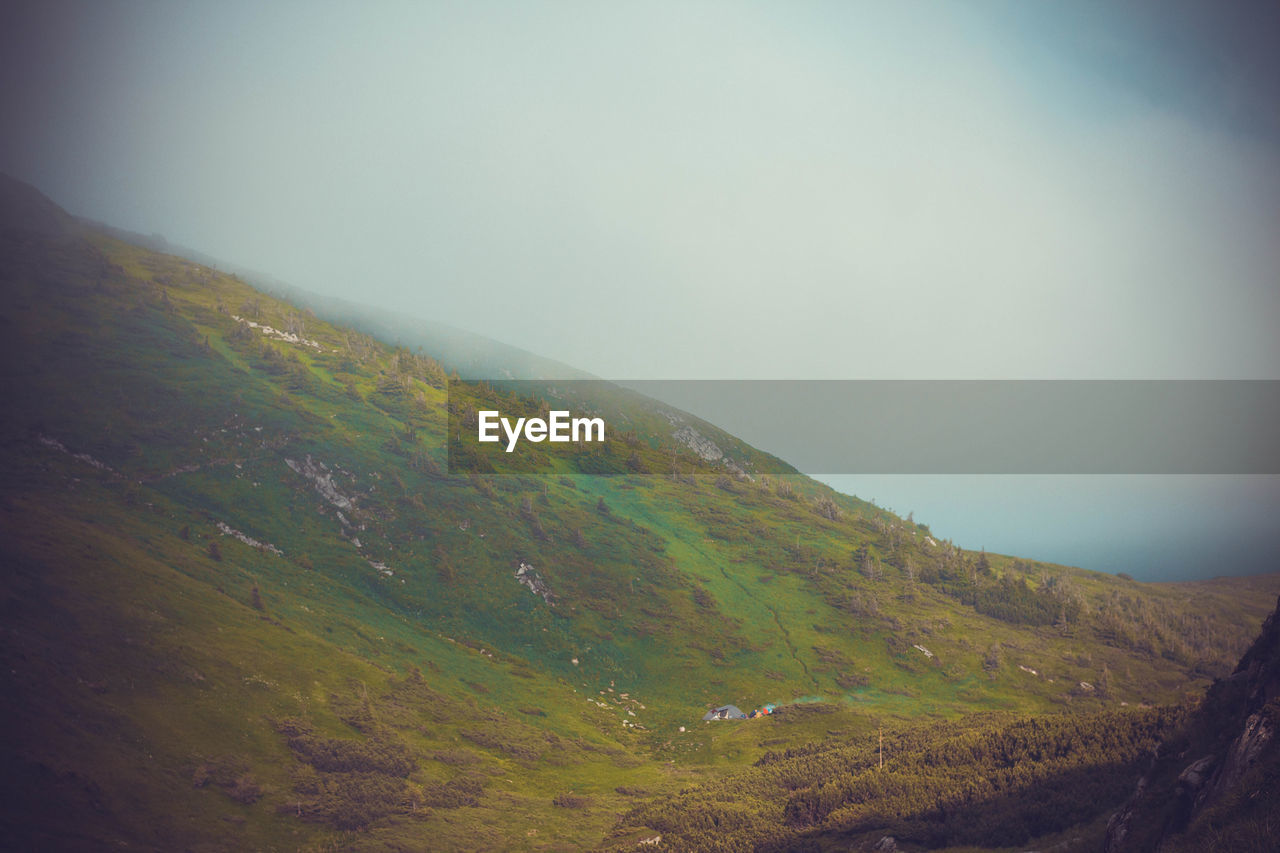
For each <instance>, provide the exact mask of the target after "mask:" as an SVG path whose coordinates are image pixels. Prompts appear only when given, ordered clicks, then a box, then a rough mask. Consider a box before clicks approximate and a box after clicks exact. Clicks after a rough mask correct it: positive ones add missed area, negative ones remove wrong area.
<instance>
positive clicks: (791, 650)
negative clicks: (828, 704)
mask: <svg viewBox="0 0 1280 853" xmlns="http://www.w3.org/2000/svg"><path fill="white" fill-rule="evenodd" d="M638 503H639V502H637V503H634V504H632V505H631V507H630V509H631V510H632V511H633V512H634V511H635V510H637V509H638V510H639V512H638V514H639V515H641V516H642V517H643V519H644V521H645V522H647V523H648V524H649V525H650V529H651V530H662V531H664V532H666V533H667V534H668V535H671V534H672V533H673V531H672V529H671V528H670V527H668V526H667V525H665V524H661V523H660V519H656V518H654V517H653V516H652V515H650V514H649V513H648V512H646V511H645V510H644V508H643V506H637V504H638ZM635 520H638V519H635ZM682 532H687V531H682ZM673 538H674V536H673ZM679 541H680V544H681V545H683V546H684V547H685V548H688V549H689V550H690V551H694V552H696V553H697V554H699V555H701V556H702V558H703V559H705V560H706V561H708V562H709V563H710V564H711V565H713V566H715V567H716V568H717V569H718V570H719V571H720V574H721V575H723V576H724V579H725V580H727V581H728V582H729V583H731V584H733V585H734V586H736V587H737V588H738V589H740V590H742V594H743V595H744V596H746V597H747V598H749V599H751V600H752V601H753V602H755V603H756V604H758V605H760V606H761V607H763V608H764V609H765V610H767V611H769V615H770V616H771V617H773V624H775V625H777V626H778V632H779V633H780V634H781V635H782V642H783V643H784V644H785V645H786V647H787V653H788V654H790V655H791V659H792V660H794V661H795V662H796V664H798V665H799V667H800V669H801V670H803V671H804V676H805V678H807V679H808V680H809V683H810V684H812V685H813V688H814V690H815V691H819V690H820V689H821V688H820V687H819V685H818V680H817V679H816V678H814V677H813V673H811V672H810V671H809V667H808V666H807V665H806V664H805V662H804V661H803V660H802V659H801V658H800V650H799V649H797V648H796V646H795V644H794V643H792V642H791V632H789V631H788V630H787V628H786V626H785V625H783V624H782V619H781V618H780V617H779V616H778V611H777V610H774V609H773V608H772V607H770V606H769V605H768V604H767V603H766V602H765V601H763V600H762V599H760V598H757V597H756V596H755V595H753V594H752V592H751V590H750V589H748V588H747V586H746V584H744V583H743V582H742V581H740V580H738V579H737V578H736V577H734V576H733V575H731V574H729V573H728V572H727V571H725V568H724V564H723V560H721V559H719V558H718V557H717V555H715V554H709V553H707V551H705V550H703V548H702V546H701V545H700V544H699V543H698V542H697V541H694V540H693V539H692V537H691V538H690V539H685V538H683V537H680V540H679Z"/></svg>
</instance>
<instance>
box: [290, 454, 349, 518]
mask: <svg viewBox="0 0 1280 853" xmlns="http://www.w3.org/2000/svg"><path fill="white" fill-rule="evenodd" d="M284 464H286V465H288V466H289V467H290V468H291V469H293V471H294V472H296V473H298V474H301V475H302V476H304V477H306V478H307V479H308V480H310V481H311V484H312V485H313V486H315V487H316V491H317V492H319V493H320V495H321V497H323V498H324V499H325V500H327V501H328V502H329V503H331V504H333V505H334V506H336V507H337V508H338V509H340V510H342V509H345V510H347V511H348V512H350V511H351V510H352V509H353V508H354V504H353V502H352V500H351V498H349V497H347V496H346V495H344V494H342V492H340V491H338V487H337V486H335V485H334V484H333V475H332V474H331V473H329V469H328V466H326V465H325V464H324V463H323V462H316V461H314V460H312V458H311V455H310V454H307V458H306V459H305V460H303V461H302V462H296V461H294V460H293V459H286V460H284ZM343 520H344V521H345V517H344V518H343Z"/></svg>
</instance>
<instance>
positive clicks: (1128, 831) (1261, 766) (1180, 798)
mask: <svg viewBox="0 0 1280 853" xmlns="http://www.w3.org/2000/svg"><path fill="white" fill-rule="evenodd" d="M1277 728H1280V600H1278V601H1277V607H1276V610H1275V612H1273V613H1272V614H1271V615H1270V616H1269V617H1267V620H1266V622H1264V623H1263V626H1262V634H1261V635H1260V636H1259V637H1258V639H1257V640H1255V641H1254V643H1253V645H1252V646H1251V647H1250V649H1249V651H1247V652H1246V653H1245V655H1244V657H1243V658H1241V659H1240V663H1239V665H1238V666H1237V667H1236V669H1235V672H1234V673H1232V675H1231V677H1229V678H1227V679H1224V680H1221V681H1219V682H1217V683H1215V684H1214V685H1213V686H1212V687H1211V688H1209V691H1208V693H1207V694H1206V696H1205V698H1204V701H1203V703H1202V704H1201V706H1200V708H1199V710H1198V711H1197V712H1196V714H1195V715H1194V716H1193V717H1192V719H1191V721H1190V723H1189V724H1188V726H1187V728H1186V730H1185V731H1184V732H1181V733H1180V734H1179V735H1178V736H1176V737H1174V738H1171V739H1170V740H1168V741H1166V742H1165V743H1164V744H1162V745H1161V747H1160V749H1159V750H1158V751H1157V754H1156V756H1155V758H1154V759H1153V761H1152V766H1151V770H1150V771H1148V773H1147V774H1146V775H1145V776H1144V777H1143V778H1142V780H1141V781H1140V782H1139V783H1138V787H1137V790H1136V791H1135V792H1134V794H1133V796H1132V797H1131V798H1130V799H1129V801H1128V802H1127V803H1125V805H1124V807H1123V808H1121V810H1120V811H1119V812H1117V813H1116V814H1115V815H1113V816H1112V818H1111V821H1110V822H1109V823H1108V825H1107V844H1106V850H1107V851H1108V853H1130V852H1131V851H1158V850H1164V849H1168V848H1169V847H1171V846H1179V845H1180V844H1181V843H1182V842H1181V840H1180V838H1179V837H1180V836H1181V835H1182V834H1183V833H1187V832H1190V831H1194V830H1195V829H1196V826H1197V821H1198V820H1199V819H1200V818H1202V817H1204V816H1205V815H1207V814H1208V813H1210V812H1213V813H1214V814H1213V818H1214V823H1215V825H1217V826H1224V825H1230V824H1231V822H1232V821H1233V820H1234V819H1235V818H1236V817H1237V816H1238V815H1236V814H1234V812H1240V811H1242V810H1243V809H1245V808H1248V807H1249V804H1252V803H1256V802H1259V801H1261V802H1264V803H1265V802H1268V801H1273V800H1274V798H1275V795H1276V792H1275V791H1273V790H1270V788H1269V783H1268V780H1273V779H1274V778H1275V777H1276V769H1277V767H1280V750H1278V749H1277V748H1276V746H1277V739H1276V731H1277ZM1241 804H1244V805H1241Z"/></svg>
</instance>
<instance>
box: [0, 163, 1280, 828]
mask: <svg viewBox="0 0 1280 853" xmlns="http://www.w3.org/2000/svg"><path fill="white" fill-rule="evenodd" d="M0 192H2V193H3V196H4V197H3V198H2V199H0V210H2V211H3V219H2V220H0V222H2V223H3V227H0V293H2V294H3V296H2V298H0V324H2V325H0V329H2V330H3V336H2V337H3V344H2V346H3V348H4V395H5V403H6V405H5V406H4V407H3V411H2V412H0V448H3V454H4V466H5V471H6V477H5V478H4V481H3V483H2V484H0V519H3V523H2V524H0V536H2V537H3V546H2V550H0V553H3V555H4V564H5V567H6V569H5V572H4V575H3V587H2V588H0V606H2V607H3V614H4V618H3V619H2V620H0V632H2V634H0V636H2V637H3V642H0V655H2V658H0V697H2V698H0V707H3V711H4V716H5V719H6V721H7V724H6V725H5V726H4V727H3V738H2V739H0V761H3V765H4V767H5V769H6V772H5V773H4V774H3V778H4V779H5V783H4V784H5V791H4V796H3V798H0V803H2V805H0V843H3V845H4V846H6V847H8V848H11V849H96V848H101V847H104V846H128V847H133V848H141V849H163V850H171V849H186V848H200V849H275V848H289V849H294V848H319V847H326V846H327V847H337V848H341V849H349V848H364V849H377V848H396V849H422V848H430V849H458V850H476V849H511V848H525V849H544V848H553V849H554V848H557V847H558V848H566V847H568V848H582V847H590V846H593V845H596V844H600V843H608V844H611V845H615V846H616V845H619V844H623V845H625V844H627V843H630V840H631V839H632V837H633V835H634V838H635V839H638V840H643V839H644V838H646V837H649V836H647V835H645V833H648V832H650V830H651V829H652V827H650V826H648V825H647V824H645V823H643V822H639V823H637V818H636V816H637V815H640V814H641V813H642V812H641V811H636V810H637V809H641V810H642V809H644V808H646V807H650V806H651V807H653V808H658V807H659V805H660V804H661V803H662V802H664V799H663V798H664V797H667V796H668V795H671V794H674V793H675V792H677V791H679V790H681V789H682V788H685V787H687V786H689V785H695V784H703V783H714V782H715V781H716V780H720V779H724V778H729V776H728V774H731V773H733V772H738V771H741V770H743V769H744V768H747V767H749V766H750V765H751V764H752V763H753V762H755V761H758V760H762V759H764V758H765V756H766V755H768V754H771V753H772V754H775V755H776V754H780V753H785V752H786V751H787V750H789V749H790V750H801V751H803V750H806V749H810V750H812V749H819V748H821V747H822V746H823V745H824V744H828V745H829V744H830V743H831V742H832V739H837V740H838V739H840V738H844V737H846V736H853V735H857V734H859V733H861V734H865V733H866V732H868V731H869V730H870V728H871V727H873V726H877V727H878V726H879V725H880V724H883V725H885V726H886V727H889V728H890V729H891V731H892V732H901V733H902V736H903V737H910V738H917V739H918V740H919V743H921V744H923V743H924V742H925V741H927V740H928V739H929V738H932V737H934V736H935V735H938V736H941V735H939V733H945V732H946V731H951V730H950V729H947V728H946V727H947V726H967V725H968V723H962V722H960V721H963V720H972V719H973V717H972V715H974V714H978V715H985V717H986V718H987V719H988V720H989V721H996V720H999V721H1003V722H1009V721H1010V720H1015V719H1016V720H1023V719H1026V718H1027V717H1028V716H1034V717H1036V718H1041V717H1045V716H1046V715H1058V716H1061V715H1063V714H1066V715H1068V716H1067V717H1064V718H1063V720H1058V719H1057V717H1056V716H1055V717H1054V720H1055V722H1054V723H1052V725H1054V726H1061V727H1068V728H1069V727H1070V726H1071V725H1073V723H1071V722H1070V720H1071V719H1074V718H1075V717H1077V716H1082V715H1083V716H1089V715H1094V716H1096V715H1098V714H1103V715H1106V714H1111V715H1119V716H1117V717H1116V718H1115V719H1116V720H1117V721H1118V722H1115V723H1114V724H1112V723H1107V724H1106V725H1103V726H1101V728H1099V729H1098V730H1099V731H1102V732H1104V734H1103V735H1100V737H1101V738H1102V740H1101V741H1099V743H1112V744H1113V745H1114V744H1119V743H1121V742H1123V743H1125V744H1128V746H1126V747H1125V749H1129V750H1132V749H1134V748H1137V747H1134V746H1133V745H1134V744H1142V743H1145V742H1146V741H1147V739H1150V738H1153V737H1155V733H1158V731H1163V729H1162V727H1163V726H1164V725H1165V723H1164V722H1161V721H1162V720H1165V719H1166V717H1168V716H1169V715H1168V714H1166V713H1165V712H1163V711H1155V710H1152V709H1143V708H1140V706H1142V705H1164V704H1168V703H1176V702H1178V701H1180V700H1182V699H1183V698H1184V697H1185V696H1187V695H1188V694H1194V693H1195V692H1196V691H1198V690H1200V689H1202V688H1203V687H1204V686H1206V685H1208V684H1209V683H1210V682H1211V681H1212V679H1213V678H1214V677H1216V676H1222V675H1226V674H1228V672H1229V670H1230V668H1231V666H1232V664H1233V663H1234V662H1235V661H1236V660H1237V659H1238V658H1239V655H1240V654H1241V652H1242V651H1243V650H1244V649H1245V647H1246V646H1247V644H1248V643H1249V641H1250V639H1251V638H1252V636H1253V635H1254V633H1255V632H1256V626H1257V625H1258V624H1259V623H1260V622H1261V620H1262V618H1263V617H1264V616H1265V604H1264V603H1263V602H1265V601H1268V600H1269V599H1270V597H1271V596H1273V595H1275V594H1276V592H1277V591H1280V579H1278V578H1277V577H1276V576H1264V577H1255V578H1247V579H1224V580H1219V581H1209V582H1201V583H1196V584H1141V583H1136V582H1134V581H1131V580H1128V579H1123V578H1117V577H1112V576H1107V575H1101V574H1097V573H1092V572H1086V571H1082V570H1079V569H1073V568H1069V567H1064V566H1056V565H1051V564H1046V563H1041V562H1036V561H1033V560H1028V559H1019V558H1014V557H1009V556H1004V555H996V554H985V553H974V552H967V551H964V550H962V549H959V548H956V547H954V546H953V545H952V544H951V543H949V542H946V541H945V540H939V539H936V538H935V537H934V536H933V535H932V533H931V532H930V530H929V529H928V527H927V526H925V525H922V524H917V523H915V522H913V521H908V520H905V519H902V518H899V517H897V516H895V515H893V514H891V513H888V512H886V511H884V510H882V509H879V508H877V507H875V506H872V505H870V504H868V503H865V502H862V501H859V500H857V499H855V498H852V497H849V496H846V495H841V494H837V493H835V492H833V491H832V490H830V489H828V488H827V487H825V486H823V485H822V484H819V483H817V482H814V481H812V480H809V479H808V478H805V477H803V476H802V475H799V474H796V473H792V472H790V470H789V469H788V468H787V466H785V463H782V462H780V461H778V460H773V459H772V457H770V456H769V455H768V454H767V453H766V452H764V451H762V450H759V449H756V448H750V447H748V446H746V445H745V444H743V443H741V442H738V440H737V439H734V438H733V437H732V436H728V435H727V434H723V433H722V431H721V432H715V428H714V426H713V425H709V424H701V422H697V423H699V424H700V426H699V430H703V429H705V430H706V431H707V435H714V436H715V441H716V442H718V443H723V446H724V447H725V448H726V449H727V451H729V452H726V454H724V455H723V456H722V457H714V455H712V454H704V455H700V454H699V453H697V452H695V451H694V450H693V449H691V448H690V447H689V445H688V444H687V443H686V442H684V441H682V440H681V438H680V437H679V436H678V435H677V433H679V432H680V427H681V426H687V425H689V424H691V423H694V422H695V421H693V420H686V421H680V420H679V419H680V418H686V417H688V418H691V416H686V415H684V414H683V413H677V412H673V411H670V410H669V408H668V407H663V405H662V404H660V403H657V402H655V401H652V400H647V399H645V398H642V397H639V396H638V395H630V393H629V392H626V391H624V390H622V389H618V390H616V391H609V392H608V394H607V395H606V396H607V397H608V398H609V399H608V400H607V404H608V405H610V406H613V407H614V409H613V411H616V412H623V413H624V414H625V413H627V412H630V413H632V416H633V418H634V420H635V422H636V424H637V425H638V428H636V429H632V430H626V431H623V432H622V433H620V434H614V433H611V434H610V436H609V438H608V441H607V442H605V443H604V444H603V445H601V446H600V447H598V448H596V449H594V450H593V451H592V452H591V454H588V455H584V456H582V457H581V458H557V459H551V460H549V461H547V462H546V464H545V466H544V467H542V468H538V469H536V470H534V469H531V470H529V471H528V472H526V473H522V474H507V475H485V474H479V473H471V474H463V473H459V472H458V471H456V470H452V469H451V468H450V467H449V465H448V461H449V460H448V456H447V453H446V435H447V430H448V424H449V411H448V409H449V399H450V390H449V385H450V381H449V380H450V373H451V370H450V365H448V364H446V363H444V362H442V361H441V360H439V359H437V358H436V357H435V354H433V353H431V352H429V351H428V350H427V348H426V346H425V345H423V346H422V349H421V350H419V349H418V347H417V344H414V343H413V342H412V341H406V340H405V339H404V338H402V339H401V341H400V344H399V345H397V344H396V342H395V341H394V340H393V341H391V342H387V341H383V340H379V339H378V338H376V337H374V336H371V335H370V334H368V333H367V332H363V331H360V330H358V329H355V328H351V327H350V326H346V325H343V324H342V323H339V322H337V321H336V319H337V318H336V316H335V317H333V318H332V319H329V320H325V319H321V318H320V317H319V316H318V314H315V313H312V312H310V311H308V310H307V309H306V308H304V307H302V306H299V305H295V304H293V303H291V302H288V301H285V300H282V299H279V298H275V297H272V296H269V295H267V294H265V293H263V292H261V291H260V290H257V289H255V288H253V287H251V286H250V285H249V284H248V283H246V282H245V281H244V280H243V279H242V278H241V277H239V276H237V275H231V274H226V273H221V272H218V271H217V270H214V269H211V268H209V267H207V266H203V265H201V264H199V263H195V262H193V261H190V260H188V259H185V258H183V257H180V256H176V255H171V254H165V253H163V252H158V251H155V250H153V249H147V248H144V247H141V246H138V245H134V244H132V243H129V242H127V241H122V240H120V239H118V238H117V237H114V236H112V235H111V234H108V233H106V232H104V231H103V230H101V229H98V228H95V227H92V226H90V225H87V224H85V223H83V222H79V221H77V220H75V219H74V218H72V217H70V216H69V215H68V214H66V213H65V212H63V211H61V210H59V209H58V208H57V207H56V205H53V204H52V202H49V201H48V200H47V199H45V198H44V197H43V196H41V195H40V194H39V193H38V192H36V191H35V190H33V189H32V188H30V187H26V186H24V185H22V184H20V183H18V182H16V181H13V180H11V179H6V180H5V181H4V182H3V183H0ZM406 344H411V345H413V347H414V348H413V349H410V346H409V345H406ZM500 360H501V359H499V361H500ZM493 378H494V379H502V378H504V377H493ZM459 389H461V390H459ZM552 390H553V389H552V388H551V387H548V389H547V392H548V394H550V393H551V391H552ZM454 393H455V394H457V393H462V394H464V396H465V395H471V396H470V397H469V398H468V399H484V398H495V399H496V398H502V399H510V398H509V396H507V397H504V396H503V395H509V394H510V389H509V388H504V387H503V385H502V383H501V382H498V383H492V384H491V383H463V384H462V385H461V386H458V385H455V387H454ZM495 395H496V396H495ZM667 415H671V416H672V417H674V418H676V419H677V420H676V421H672V420H671V419H670V418H668V417H667ZM735 454H736V455H735ZM708 456H711V457H712V458H707V457H708ZM726 457H727V458H726ZM590 471H609V472H611V473H612V474H613V475H612V476H597V475H594V474H592V473H588V472H590ZM1224 570H1229V567H1224ZM729 703H733V704H736V705H738V706H739V707H741V708H743V709H746V710H751V709H755V708H761V707H764V706H765V705H766V703H771V704H773V705H776V706H779V709H780V711H779V713H777V714H773V715H769V716H765V717H762V718H759V719H753V720H748V721H744V722H742V723H703V722H702V721H701V717H702V715H703V713H704V712H705V711H706V709H707V708H709V707H713V706H719V705H724V704H729ZM1131 712H1132V713H1133V714H1135V715H1136V716H1133V717H1129V716H1125V715H1126V714H1129V713H1131ZM1169 713H1170V714H1171V713H1172V712H1169ZM1143 715H1147V716H1143ZM1150 715H1155V716H1154V717H1152V716H1150ZM1161 715H1164V716H1161ZM1083 716H1082V718H1083ZM1089 718H1090V719H1092V718H1093V717H1092V716H1089ZM1099 719H1101V718H1099ZM1106 719H1111V717H1107V718H1106ZM1009 724H1010V725H1012V724H1013V723H1012V722H1010V723H1009ZM937 726H941V727H942V728H935V727H937ZM895 736H896V735H895ZM983 736H984V737H985V736H986V735H983ZM1108 738H1109V739H1110V740H1108ZM1117 748H1118V747H1117ZM1124 754H1125V755H1129V753H1128V752H1125V753H1124ZM771 760H772V759H771ZM1085 766H1086V765H1084V764H1080V763H1077V764H1076V765H1072V767H1071V768H1052V769H1053V772H1057V770H1060V769H1067V770H1071V772H1083V770H1082V768H1084V767H1085ZM1126 766H1127V765H1126ZM1108 778H1112V777H1108ZM1116 778H1119V777H1116ZM1108 785H1109V787H1107V788H1106V790H1107V791H1111V790H1113V788H1114V787H1115V786H1114V785H1111V784H1110V783H1108ZM797 808H798V807H797ZM797 814H799V812H797ZM627 816H630V817H627ZM620 820H621V822H620ZM814 826H817V824H814ZM628 833H632V835H628ZM966 837H967V836H966Z"/></svg>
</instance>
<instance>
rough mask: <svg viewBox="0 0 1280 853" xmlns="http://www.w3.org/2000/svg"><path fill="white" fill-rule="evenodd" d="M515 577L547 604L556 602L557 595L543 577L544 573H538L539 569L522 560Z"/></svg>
mask: <svg viewBox="0 0 1280 853" xmlns="http://www.w3.org/2000/svg"><path fill="white" fill-rule="evenodd" d="M515 578H516V580H517V581H519V582H520V584H521V585H522V586H525V587H528V589H529V592H532V593H533V594H534V595H537V596H541V597H542V600H543V601H545V602H546V603H547V604H553V603H554V602H555V600H556V596H555V593H553V592H552V591H551V587H549V586H547V582H546V581H545V580H543V579H542V575H540V574H538V571H537V570H536V569H535V568H534V567H533V566H531V565H529V564H528V563H526V562H525V561H524V560H521V561H520V565H519V566H518V567H517V568H516V573H515Z"/></svg>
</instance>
